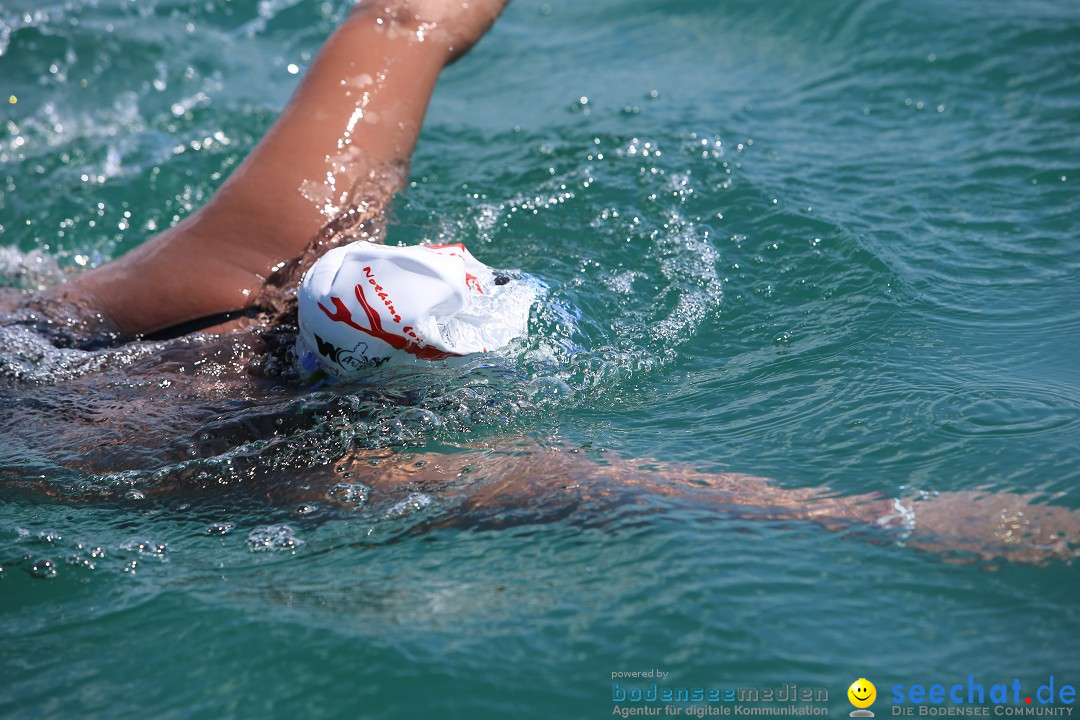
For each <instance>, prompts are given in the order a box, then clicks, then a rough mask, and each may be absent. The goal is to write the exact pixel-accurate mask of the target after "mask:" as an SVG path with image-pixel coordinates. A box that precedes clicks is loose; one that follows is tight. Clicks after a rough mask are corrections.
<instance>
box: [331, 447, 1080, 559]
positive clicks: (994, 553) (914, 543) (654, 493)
mask: <svg viewBox="0 0 1080 720" xmlns="http://www.w3.org/2000/svg"><path fill="white" fill-rule="evenodd" d="M376 455H377V457H376ZM346 464H348V465H349V466H350V468H351V469H352V470H353V471H354V472H355V474H356V476H358V477H360V478H361V479H362V481H363V482H366V483H369V484H371V486H372V488H373V490H374V491H375V492H376V493H384V494H393V493H400V492H402V491H403V489H404V490H406V491H413V490H420V491H423V490H427V489H430V490H432V491H435V492H436V493H437V494H438V495H439V496H440V497H447V496H448V495H453V494H454V493H459V494H460V495H461V496H462V507H461V508H460V509H459V510H456V511H455V512H454V513H453V514H452V515H451V516H450V517H449V519H448V520H446V521H445V522H447V523H449V524H456V523H460V522H470V523H472V522H483V520H482V518H485V517H486V518H492V519H493V520H492V522H494V523H496V524H498V523H501V522H504V521H508V522H528V521H529V519H530V518H532V519H535V520H539V521H543V520H545V519H549V518H550V519H556V518H559V517H563V516H569V515H573V514H582V513H584V514H585V515H587V516H589V517H584V518H583V519H584V520H586V521H588V522H592V521H595V517H594V516H601V517H602V516H603V515H605V514H607V512H608V509H610V508H611V507H613V506H616V505H618V506H625V505H626V504H627V503H632V504H638V505H640V506H641V507H642V508H643V511H644V510H647V509H649V508H655V507H656V504H655V499H656V498H657V497H658V496H659V497H669V498H672V499H676V500H690V501H692V502H694V503H695V504H699V505H700V506H701V507H702V508H712V509H714V510H715V511H716V512H717V513H719V514H722V515H726V516H729V517H738V518H744V519H758V520H771V521H777V520H779V521H788V520H790V521H810V522H814V523H817V524H819V525H822V526H823V527H825V528H828V529H830V530H834V531H845V532H852V533H854V534H855V535H859V536H864V537H866V538H867V539H869V540H871V541H882V542H886V541H887V542H899V543H903V544H904V545H906V546H908V547H914V548H917V549H920V550H925V551H929V552H932V553H935V554H937V555H939V556H941V557H943V558H945V559H947V560H952V561H976V560H977V561H994V560H997V559H1004V560H1008V561H1013V562H1028V563H1041V562H1045V561H1047V560H1050V559H1055V558H1057V559H1065V560H1071V559H1072V558H1074V557H1076V556H1077V547H1078V544H1080V513H1077V512H1076V511H1072V510H1069V509H1067V508H1064V507H1059V506H1050V505H1041V504H1035V503H1033V502H1032V501H1031V498H1030V497H1027V496H1024V495H1019V494H1015V493H978V492H951V493H950V492H943V493H940V494H934V495H930V496H927V497H925V498H922V499H919V500H904V501H897V500H895V499H892V498H885V497H882V496H881V495H879V494H876V493H864V494H860V495H847V496H836V495H835V494H832V493H830V492H829V491H828V489H827V488H826V489H817V488H784V487H781V486H779V485H777V484H776V483H774V482H773V481H771V480H768V479H767V478H761V477H754V476H750V475H741V474H736V473H703V472H698V471H696V470H694V469H693V468H689V467H686V466H681V465H677V464H673V463H664V462H659V461H655V460H629V459H623V458H619V457H617V456H615V455H614V453H602V454H595V453H587V452H584V451H579V450H576V449H572V448H567V447H564V446H562V447H539V446H536V445H530V444H529V443H528V442H527V441H526V442H520V443H515V444H510V442H508V441H502V442H500V443H499V444H498V445H497V446H495V447H493V448H490V449H489V450H487V451H479V450H476V449H468V450H466V451H464V452H461V453H457V454H424V455H395V454H393V453H390V452H388V451H380V452H379V453H377V454H372V455H362V456H357V457H356V458H355V459H352V460H349V461H347V463H346ZM373 467H374V468H375V470H374V471H373V469H372V468H373ZM343 468H344V466H343V465H342V466H339V467H338V469H339V470H342V469H343ZM373 473H374V474H373ZM454 488H457V489H454ZM506 519H508V520H506ZM439 522H443V520H436V521H435V523H436V524H438V523H439Z"/></svg>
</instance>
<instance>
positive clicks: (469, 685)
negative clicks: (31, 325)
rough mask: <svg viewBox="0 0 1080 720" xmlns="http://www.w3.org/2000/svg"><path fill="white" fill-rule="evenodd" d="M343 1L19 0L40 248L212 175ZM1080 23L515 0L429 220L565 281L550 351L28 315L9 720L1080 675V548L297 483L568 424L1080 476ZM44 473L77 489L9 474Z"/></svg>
mask: <svg viewBox="0 0 1080 720" xmlns="http://www.w3.org/2000/svg"><path fill="white" fill-rule="evenodd" d="M346 9H347V3H343V2H314V1H310V0H299V1H287V0H280V1H275V0H263V1H262V2H254V1H251V0H240V1H238V2H225V1H224V0H210V1H209V2H203V3H197V4H190V3H178V2H171V1H169V0H157V1H156V2H139V3H135V2H121V1H120V0H98V1H91V0H68V1H67V2H55V3H51V2H46V3H37V2H29V1H27V0H17V1H16V2H6V3H4V4H3V6H2V7H0V77H2V78H3V83H2V85H3V86H2V88H0V95H2V97H0V100H2V101H3V102H4V104H3V106H2V109H0V164H2V171H0V226H2V229H0V244H2V245H3V246H4V247H3V249H2V250H0V277H2V279H3V283H4V284H6V285H13V286H17V287H34V286H38V285H45V284H50V283H53V282H56V280H57V278H59V277H60V276H61V275H62V273H64V272H72V271H76V270H77V269H78V268H80V267H82V266H89V265H94V264H98V263H101V262H104V261H106V260H108V259H109V258H112V257H116V256H117V255H119V254H121V253H123V252H124V251H126V250H128V249H130V248H132V247H134V246H136V245H138V244H139V243H140V242H142V241H143V240H144V239H145V238H146V237H147V236H149V235H151V234H153V233H154V232H155V231H156V230H160V229H162V228H165V227H168V226H170V225H172V224H174V223H175V222H177V221H178V220H179V219H180V218H182V217H184V216H185V215H187V214H188V213H190V212H191V211H192V210H193V209H195V208H197V207H198V206H199V205H200V204H201V203H202V202H204V201H205V200H206V198H207V197H209V195H210V194H211V193H212V192H213V190H214V189H215V188H216V187H218V185H220V183H221V181H222V179H223V177H224V176H226V175H227V174H228V172H229V171H230V170H231V169H232V168H233V167H235V165H236V164H237V163H238V162H239V160H240V159H241V158H242V157H243V156H244V155H245V153H246V152H247V151H249V150H250V149H251V147H252V146H253V144H254V143H255V142H256V140H257V139H258V138H259V137H260V135H261V133H262V132H264V131H265V130H266V129H267V128H268V127H269V125H270V123H271V122H273V119H274V118H275V117H276V114H277V112H278V111H279V110H280V108H281V107H282V106H283V104H284V102H285V101H286V100H287V98H288V94H289V92H290V91H291V89H292V88H293V87H294V86H295V83H296V81H297V80H298V78H299V73H302V72H303V69H304V68H305V67H306V66H307V65H308V64H309V63H310V60H311V58H312V57H313V54H314V52H315V51H316V50H317V48H318V47H319V44H320V42H321V41H322V39H324V38H325V37H326V35H327V34H328V33H329V32H330V30H331V29H332V28H333V27H334V26H335V24H336V22H337V21H338V20H340V18H341V16H342V14H343V13H344V12H345V10H346ZM1077 38H1080V12H1078V11H1077V9H1076V7H1074V6H1073V5H1072V4H1070V3H1067V2H1061V3H1027V4H1025V5H1023V6H1016V7H1014V6H1013V4H1010V3H1005V2H992V3H974V2H970V3H968V2H959V3H958V2H949V3H944V2H942V3H931V2H914V3H903V4H897V3H884V2H872V1H869V0H861V1H857V2H847V3H842V4H834V5H832V6H826V5H822V4H816V3H810V2H802V3H781V2H755V3H750V2H745V3H703V2H670V3H646V2H635V1H633V0H624V1H621V2H608V1H606V0H605V1H604V2H589V3H570V2H561V1H559V2H549V3H538V2H526V1H524V0H519V1H518V2H516V3H515V4H514V5H513V6H512V7H511V8H510V9H509V10H508V11H507V13H506V15H505V17H504V18H503V19H502V20H501V21H500V23H499V25H498V26H497V28H496V29H495V30H494V31H493V33H492V34H491V35H490V36H489V37H488V38H486V39H485V40H484V41H483V42H482V43H481V44H480V45H479V46H478V47H477V48H476V49H475V50H474V52H473V53H472V54H470V55H469V56H468V57H466V58H465V59H464V60H462V61H461V62H460V63H459V64H457V65H455V66H454V67H452V68H450V69H449V70H447V71H446V73H445V74H444V77H443V80H442V82H441V85H440V87H439V90H438V92H437V93H436V97H435V99H434V101H433V103H432V106H431V108H430V111H429V114H428V122H427V125H426V127H425V131H424V134H423V136H422V137H421V140H420V144H419V146H418V150H417V153H416V156H415V158H414V163H413V167H412V182H411V185H410V187H409V188H408V190H407V192H406V193H404V194H403V195H402V196H401V197H399V198H398V200H397V201H396V202H395V205H394V211H393V212H394V222H393V223H392V225H391V227H390V230H389V234H390V238H391V240H392V241H402V242H407V243H413V242H419V241H421V240H425V239H435V240H440V241H453V242H457V241H464V242H466V243H467V244H468V245H469V247H470V248H471V249H472V250H473V252H474V253H475V254H476V255H477V256H478V257H479V258H480V259H482V260H483V261H484V262H487V263H488V264H491V265H493V266H497V267H506V268H515V269H519V270H521V271H523V272H527V273H529V274H531V275H533V276H535V277H538V278H540V279H541V280H542V281H543V282H544V283H545V284H546V285H547V286H548V291H547V295H546V297H545V301H544V303H543V304H542V305H541V306H540V307H538V308H537V309H536V311H535V312H534V315H533V323H532V332H531V335H530V337H529V338H528V339H527V340H525V341H523V342H522V343H520V344H519V345H517V346H515V347H514V348H512V349H511V350H510V351H509V352H507V353H505V354H503V355H500V356H497V357H493V358H485V359H483V361H477V362H475V363H472V364H471V365H468V366H466V367H455V368H438V369H432V370H431V371H422V372H406V373H402V372H397V373H388V374H386V375H385V376H382V377H378V378H374V379H373V382H372V383H371V384H370V385H367V386H364V387H359V388H357V387H351V388H338V389H327V388H321V389H319V390H316V391H309V390H306V389H304V388H300V387H282V386H280V385H274V384H270V383H267V384H265V385H256V386H250V387H247V388H245V389H244V390H243V391H242V392H238V391H237V390H236V389H235V388H234V387H232V386H231V385H230V384H229V383H228V377H227V376H226V377H222V375H223V374H225V375H227V372H228V370H229V368H230V365H229V363H228V357H227V356H226V355H227V353H226V355H216V356H214V357H213V358H212V359H211V360H210V361H209V362H208V363H207V364H206V366H205V367H203V369H202V370H201V371H200V373H201V374H199V373H197V374H196V375H197V377H198V378H199V379H198V380H191V381H189V382H187V383H177V384H174V385H162V384H161V383H162V377H166V376H169V375H168V373H169V371H170V370H173V369H175V367H176V366H177V365H178V364H183V363H185V362H187V363H190V362H192V361H193V357H194V355H196V354H197V352H196V350H193V349H192V348H191V347H189V346H187V345H186V344H185V343H184V342H183V341H180V342H173V343H171V344H170V343H160V344H147V345H142V346H139V347H134V348H132V347H129V348H124V349H120V350H109V351H105V350H97V351H92V352H82V351H75V350H68V351H63V352H59V351H56V350H55V349H51V348H49V347H40V348H38V349H37V350H35V349H34V348H35V347H38V346H36V345H35V344H34V343H39V342H40V341H38V340H37V339H36V338H35V336H33V334H31V333H29V332H27V331H25V329H20V328H10V327H9V328H5V329H4V331H3V332H4V334H3V346H2V347H0V359H3V361H4V368H5V370H4V378H3V380H4V382H3V388H4V389H3V390H2V391H0V407H2V416H3V417H2V420H0V428H2V432H3V435H2V437H0V468H2V470H0V472H2V473H3V475H2V477H3V478H5V479H6V480H7V484H8V486H9V489H7V490H0V568H2V570H0V628H2V635H3V638H4V640H3V643H2V646H0V675H2V677H3V681H2V682H0V714H3V715H4V716H16V717H44V716H57V717H67V716H94V717H131V716H140V717H142V716H145V717H190V716H197V717H203V716H211V715H213V716H222V715H224V716H241V717H249V716H257V715H265V714H272V715H275V716H279V715H280V716H298V717H300V716H305V717H322V716H330V717H424V716H436V717H461V718H495V717H537V718H549V717H567V718H571V717H573V718H576V717H581V718H585V717H606V716H609V715H610V713H611V702H610V698H611V695H610V693H611V686H610V675H611V673H612V672H614V671H620V670H636V669H645V668H649V667H660V668H663V669H664V670H665V671H668V672H671V673H672V680H673V681H674V682H677V683H679V684H684V685H695V684H696V685H761V686H764V685H779V684H781V683H786V682H796V683H799V684H800V685H802V684H805V685H823V686H827V687H829V688H830V704H831V706H832V708H833V710H834V711H835V713H837V714H839V713H841V712H843V713H846V712H847V711H848V710H849V709H850V707H849V706H848V705H847V701H846V698H845V696H844V691H845V690H846V687H847V685H848V684H850V682H851V681H852V680H854V679H855V678H857V677H867V678H871V679H873V680H874V682H876V683H877V685H878V692H879V694H883V688H887V687H889V686H890V685H892V684H893V683H904V684H910V683H916V682H923V683H927V684H929V683H932V682H937V681H946V682H948V681H952V680H954V679H957V678H959V679H964V678H965V676H966V675H967V674H969V673H975V674H976V675H980V676H983V677H985V678H986V682H987V683H991V682H996V681H1002V682H1004V681H1009V680H1011V678H1013V677H1020V678H1021V679H1022V681H1024V682H1035V683H1038V682H1042V681H1043V679H1044V678H1045V677H1046V676H1048V675H1050V674H1053V675H1055V676H1056V677H1058V678H1059V679H1062V681H1065V680H1066V679H1071V680H1073V681H1077V680H1080V676H1078V675H1077V673H1078V671H1080V653H1078V652H1077V650H1076V643H1075V641H1074V640H1075V638H1076V637H1077V636H1078V634H1080V616H1078V609H1077V604H1076V601H1075V598H1076V592H1077V591H1078V590H1080V582H1078V576H1077V569H1076V568H1075V567H1074V566H1072V565H1067V564H1065V563H1062V562H1055V563H1052V564H1050V565H1049V566H1046V567H1022V566H1009V565H1006V566H1004V567H1001V568H999V569H998V571H997V572H981V571H980V567H979V566H978V565H975V566H971V565H953V564H947V563H943V562H941V561H940V560H939V559H937V558H935V557H933V556H928V555H924V554H920V553H917V552H914V551H912V550H910V549H906V548H903V547H900V546H897V545H895V544H892V543H867V542H864V540H863V539H860V538H859V537H852V536H851V534H849V533H841V534H836V533H830V532H827V531H825V530H823V529H821V528H819V527H817V526H814V525H810V524H800V523H770V522H753V521H750V520H735V519H730V518H729V519H718V518H715V517H714V516H712V515H711V514H710V513H709V512H708V511H706V510H703V509H695V508H694V507H693V505H692V504H691V503H688V502H678V501H670V502H669V501H664V500H660V499H656V500H654V501H653V506H654V507H655V508H656V509H658V510H659V512H655V513H649V514H648V516H647V517H643V515H642V514H641V512H640V511H637V510H630V509H613V510H612V511H611V514H610V516H607V517H604V518H602V519H598V518H597V517H595V516H591V515H589V516H574V515H571V516H570V517H566V518H561V519H550V521H548V519H545V518H544V514H543V508H542V507H539V508H536V509H535V510H536V512H535V517H536V518H537V519H538V521H536V522H530V521H527V520H526V521H521V522H515V523H511V524H510V526H509V527H502V526H500V527H489V526H486V525H483V524H481V525H480V526H478V527H474V528H472V529H462V528H460V527H458V528H454V527H451V528H444V529H438V530H431V529H428V528H429V527H430V526H429V525H428V524H427V523H428V521H431V520H433V519H438V518H444V517H456V516H459V515H460V514H461V513H462V512H465V511H462V510H459V509H458V507H457V505H456V503H457V502H458V501H457V500H452V499H450V498H449V497H444V496H442V495H441V494H440V492H439V491H438V490H432V489H430V488H419V489H418V488H407V489H405V490H403V491H402V493H401V494H400V496H399V497H392V498H383V499H382V500H380V501H379V502H369V499H368V495H367V489H366V488H365V487H364V486H363V485H362V484H358V483H357V482H353V481H351V480H350V478H348V477H341V478H340V481H341V482H340V483H337V484H334V483H331V484H329V485H327V488H328V490H326V491H325V493H324V499H325V502H321V501H320V500H319V499H318V497H316V498H315V499H314V500H313V499H311V497H310V493H309V494H305V493H304V492H303V489H302V488H297V487H296V485H297V484H302V481H299V480H297V478H299V477H306V475H304V473H306V472H308V471H311V470H312V469H319V468H329V469H328V470H327V473H329V474H332V473H333V472H334V471H335V470H334V463H333V461H334V458H335V457H338V456H340V454H341V453H342V452H343V451H344V450H345V449H346V448H349V447H352V448H360V449H370V450H375V449H378V448H385V447H395V448H407V449H409V450H410V451H412V452H416V453H421V452H425V451H434V452H444V451H447V448H452V447H460V446H462V445H469V444H473V445H483V444H484V443H491V442H498V441H504V442H511V441H513V439H514V438H517V437H528V438H532V439H533V440H536V441H539V442H541V443H545V444H556V443H558V444H566V445H567V446H571V447H579V446H580V447H584V448H586V450H587V451H588V452H599V451H600V450H610V451H614V452H617V453H619V454H620V455H622V456H625V457H642V458H656V459H658V460H660V461H663V462H669V463H682V464H688V465H692V466H694V467H697V468H700V469H702V470H710V471H714V472H715V471H725V470H726V471H737V472H746V473H753V474H756V475H762V476H767V477H771V478H774V479H776V481H777V482H778V483H780V484H782V485H786V486H789V487H806V486H810V487H829V488H832V489H834V490H835V491H836V492H838V493H855V492H862V491H879V492H881V493H884V494H886V495H902V494H904V493H909V492H911V491H912V488H918V489H921V490H929V491H935V490H937V491H950V490H970V489H976V488H985V489H989V490H992V491H997V492H1005V491H1011V492H1025V493H1035V494H1037V495H1038V496H1040V497H1042V498H1045V499H1052V501H1053V502H1055V503H1058V504H1064V505H1067V506H1069V507H1074V508H1076V507H1080V501H1078V500H1077V489H1078V486H1080V464H1078V462H1077V461H1078V451H1077V447H1080V432H1078V419H1080V371H1078V370H1077V367H1078V366H1077V364H1076V359H1075V358H1076V357H1077V355H1078V351H1080V342H1078V331H1080V302H1078V301H1080V291H1078V289H1077V288H1078V285H1077V270H1078V266H1080V248H1078V246H1077V230H1078V223H1077V219H1076V218H1077V216H1076V208H1077V207H1078V200H1080V198H1078V196H1077V191H1076V187H1077V182H1080V140H1078V138H1080V134H1078V132H1077V130H1078V129H1080V53H1078V52H1077V51H1078V49H1080V43H1078V40H1077ZM294 71H295V72H294ZM198 352H202V351H201V350H200V351H198ZM222 352H224V351H222ZM28 358H29V359H28ZM90 376H92V377H96V378H105V379H106V380H108V382H107V383H102V384H99V385H98V386H96V387H97V389H96V391H95V392H94V393H90V394H88V393H86V392H82V391H80V390H79V389H78V388H79V387H80V386H79V385H78V383H77V382H73V383H72V384H70V385H64V384H61V385H56V384H50V383H51V380H55V379H56V378H57V377H64V378H72V379H74V380H75V381H77V380H78V379H79V378H85V377H90ZM106 388H107V390H106ZM101 419H108V420H109V422H97V421H98V420H101ZM41 477H44V478H45V480H46V483H47V484H48V486H49V487H50V488H51V490H52V492H53V493H54V494H55V497H54V498H53V499H44V498H43V497H42V496H41V494H40V493H33V492H27V491H24V490H22V489H20V490H18V491H15V490H11V489H10V488H12V487H15V488H22V487H23V485H24V484H25V483H27V482H29V481H31V480H34V479H36V478H41ZM174 485H175V486H177V487H180V488H181V489H183V490H184V491H183V492H176V493H168V492H166V493H160V492H157V493H156V492H155V491H158V490H161V489H162V488H168V487H173V486H174ZM294 493H295V496H294ZM537 502H538V504H540V505H541V506H542V505H543V502H542V500H537ZM458 519H459V520H460V519H461V518H460V517H458ZM462 524H466V523H462Z"/></svg>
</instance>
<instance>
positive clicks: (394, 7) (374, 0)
mask: <svg viewBox="0 0 1080 720" xmlns="http://www.w3.org/2000/svg"><path fill="white" fill-rule="evenodd" d="M508 2H509V0H390V1H389V2H387V0H365V1H364V2H361V3H359V4H358V5H356V7H355V8H354V9H353V12H352V16H353V17H356V18H364V19H372V18H373V19H374V20H375V21H376V22H377V23H379V24H380V25H381V26H382V27H385V28H386V32H387V33H389V34H398V35H409V36H411V37H413V38H415V39H416V40H417V41H419V42H422V43H429V44H432V45H435V46H437V47H439V48H440V49H441V50H442V51H443V52H444V53H445V63H446V64H450V63H452V62H454V61H455V60H457V59H458V58H459V57H461V56H462V55H464V54H465V53H467V52H468V51H469V49H470V48H471V47H472V46H473V45H475V44H476V42H477V41H478V40H479V39H480V38H481V37H483V35H484V33H486V32H487V31H488V29H489V28H491V26H492V25H493V24H494V23H495V20H496V19H497V18H498V17H499V14H500V13H502V11H503V8H504V7H506V5H507V4H508Z"/></svg>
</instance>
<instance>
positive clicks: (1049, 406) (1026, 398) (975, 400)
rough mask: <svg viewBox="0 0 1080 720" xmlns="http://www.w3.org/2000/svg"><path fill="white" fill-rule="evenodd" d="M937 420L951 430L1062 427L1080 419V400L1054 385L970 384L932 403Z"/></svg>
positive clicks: (976, 432)
mask: <svg viewBox="0 0 1080 720" xmlns="http://www.w3.org/2000/svg"><path fill="white" fill-rule="evenodd" d="M931 413H932V415H933V418H934V422H935V423H936V425H937V426H938V427H940V428H941V429H942V430H944V431H945V432H947V433H951V434H954V435H959V436H967V437H995V436H999V437H1005V436H1021V435H1034V434H1038V433H1046V432H1051V431H1059V430H1063V429H1066V428H1069V427H1072V426H1074V425H1076V424H1077V421H1078V420H1080V402H1077V400H1076V399H1075V398H1073V397H1070V396H1069V395H1068V394H1067V393H1065V392H1057V393H1055V392H1053V391H1052V388H1051V387H1050V386H1047V385H1045V384H1041V385H1039V386H1037V387H1031V386H1021V385H1012V386H1003V385H997V386H992V385H987V386H983V387H966V388H963V389H961V390H958V391H954V392H950V393H948V394H946V395H944V396H942V397H940V398H939V399H938V400H937V401H936V402H934V403H933V405H932V407H931Z"/></svg>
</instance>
